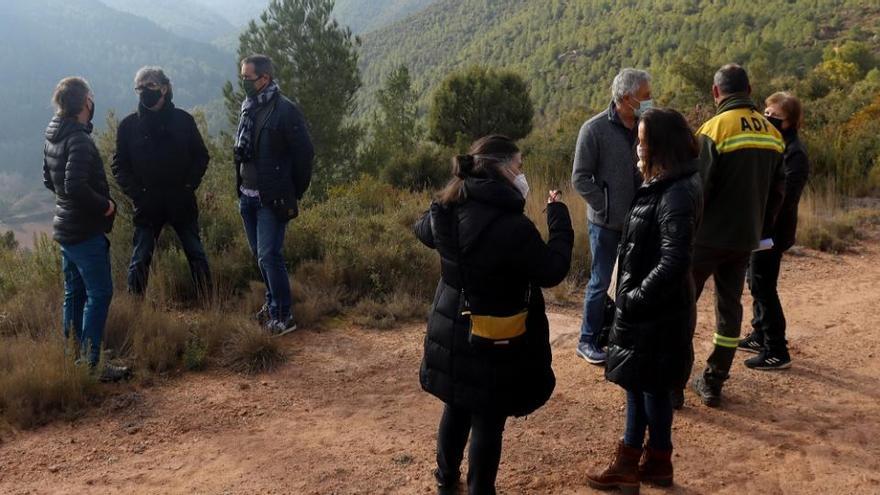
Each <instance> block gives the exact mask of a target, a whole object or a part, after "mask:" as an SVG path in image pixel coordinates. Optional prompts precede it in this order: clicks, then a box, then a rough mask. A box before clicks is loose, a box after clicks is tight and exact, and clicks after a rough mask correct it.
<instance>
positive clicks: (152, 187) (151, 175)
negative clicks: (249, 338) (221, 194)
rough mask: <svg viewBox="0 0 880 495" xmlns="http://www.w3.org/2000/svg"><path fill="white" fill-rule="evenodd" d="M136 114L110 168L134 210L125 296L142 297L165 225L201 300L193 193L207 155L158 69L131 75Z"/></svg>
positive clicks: (122, 131)
mask: <svg viewBox="0 0 880 495" xmlns="http://www.w3.org/2000/svg"><path fill="white" fill-rule="evenodd" d="M134 83H135V93H137V94H138V97H139V103H138V108H137V111H136V112H134V113H132V114H131V115H129V116H127V117H126V118H125V119H123V120H122V122H120V123H119V128H118V130H117V135H116V154H115V155H114V156H113V163H112V165H111V169H112V171H113V177H114V178H115V179H116V182H117V183H119V187H120V188H121V189H122V191H123V192H124V193H125V194H126V196H128V197H129V199H130V200H131V202H132V204H133V206H134V218H133V221H134V239H133V244H134V249H133V251H132V255H131V264H130V265H129V269H128V291H129V292H130V293H132V294H135V295H139V296H141V295H143V294H144V292H145V291H146V288H147V280H148V278H149V272H150V263H151V261H152V258H153V250H154V249H155V246H156V241H157V240H158V239H159V235H160V234H161V232H162V229H163V227H164V226H165V225H170V226H171V227H172V228H173V229H174V231H175V232H176V233H177V237H178V238H179V239H180V244H181V247H182V248H183V252H184V254H185V255H186V259H187V261H188V263H189V267H190V272H191V274H192V278H193V283H194V285H195V288H196V293H197V294H198V295H199V296H200V297H204V296H205V295H206V293H207V291H208V290H209V287H210V282H211V273H210V270H209V268H208V258H207V256H206V254H205V249H204V247H203V246H202V240H201V238H200V236H199V222H198V206H197V205H196V195H195V191H196V189H197V188H198V187H199V183H201V181H202V177H203V176H204V175H205V171H206V170H207V167H208V161H209V160H210V157H209V156H208V150H207V148H205V143H204V141H203V140H202V136H201V134H200V133H199V129H198V126H197V125H196V122H195V119H193V117H192V115H190V114H189V113H187V112H185V111H184V110H181V109H179V108H175V106H174V103H173V102H172V99H173V91H172V87H171V81H170V80H169V79H168V76H166V75H165V72H164V71H163V70H162V69H161V68H159V67H143V68H141V69H140V70H139V71H138V72H137V74H136V75H135V80H134Z"/></svg>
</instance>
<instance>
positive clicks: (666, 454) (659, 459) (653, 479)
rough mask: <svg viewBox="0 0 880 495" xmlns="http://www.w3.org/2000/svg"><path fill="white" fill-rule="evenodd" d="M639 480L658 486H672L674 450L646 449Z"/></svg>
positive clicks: (640, 464)
mask: <svg viewBox="0 0 880 495" xmlns="http://www.w3.org/2000/svg"><path fill="white" fill-rule="evenodd" d="M639 479H640V480H642V482H644V483H652V484H654V485H657V486H672V450H654V449H652V448H651V447H645V455H644V456H643V457H642V462H640V463H639Z"/></svg>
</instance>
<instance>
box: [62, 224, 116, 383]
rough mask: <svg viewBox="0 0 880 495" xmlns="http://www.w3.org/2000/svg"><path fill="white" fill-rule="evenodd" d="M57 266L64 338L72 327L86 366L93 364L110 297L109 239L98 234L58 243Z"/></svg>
mask: <svg viewBox="0 0 880 495" xmlns="http://www.w3.org/2000/svg"><path fill="white" fill-rule="evenodd" d="M61 269H62V270H63V271H64V318H63V321H62V324H63V325H64V337H65V338H69V337H70V332H71V330H72V331H73V336H74V339H76V343H77V345H78V346H79V347H80V349H81V351H82V355H83V356H85V358H86V359H88V362H89V365H91V366H95V365H97V364H98V360H99V358H100V356H101V339H102V337H103V335H104V325H105V324H106V323H107V313H108V311H109V309H110V301H111V299H113V279H112V278H111V276H110V242H109V241H108V240H107V238H106V237H105V236H104V235H103V234H100V235H96V236H94V237H92V238H90V239H87V240H85V241H82V242H78V243H76V244H62V245H61Z"/></svg>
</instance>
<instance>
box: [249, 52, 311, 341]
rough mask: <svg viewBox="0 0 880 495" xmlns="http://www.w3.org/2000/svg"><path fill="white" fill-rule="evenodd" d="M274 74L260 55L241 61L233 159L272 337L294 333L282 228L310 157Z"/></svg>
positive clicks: (296, 114) (303, 184) (301, 189)
mask: <svg viewBox="0 0 880 495" xmlns="http://www.w3.org/2000/svg"><path fill="white" fill-rule="evenodd" d="M274 74H275V69H274V66H273V64H272V59H270V58H269V57H267V56H265V55H251V56H249V57H246V58H244V59H243V60H242V61H241V85H242V87H243V88H244V92H245V95H246V97H245V99H244V101H243V102H242V103H241V117H240V120H239V123H238V130H237V131H236V135H235V146H234V148H233V153H234V161H235V179H236V192H237V194H238V200H239V211H240V213H241V218H242V220H243V222H244V230H245V233H246V234H247V239H248V243H249V244H250V247H251V252H253V254H254V257H255V258H256V259H257V264H258V265H259V267H260V274H261V275H262V276H263V282H265V284H266V300H265V303H264V304H263V307H262V308H261V309H260V311H259V312H258V313H257V320H258V321H260V323H261V324H263V325H264V326H265V328H266V330H267V331H268V332H269V333H270V334H272V335H276V336H278V335H284V334H287V333H289V332H292V331H294V330H296V328H297V326H296V321H295V320H294V316H293V301H292V299H291V295H290V279H289V278H288V276H287V267H286V265H285V263H284V256H283V254H282V252H281V251H282V248H283V246H284V234H285V232H286V230H287V225H288V223H289V222H290V220H292V219H293V218H296V216H297V215H298V214H299V206H298V202H299V201H300V200H302V198H303V195H304V194H305V193H306V190H307V189H308V188H309V184H310V183H311V179H312V160H313V159H314V156H315V152H314V148H313V147H312V141H311V138H310V137H309V132H308V128H307V127H308V126H307V124H306V121H305V118H304V117H303V115H302V112H300V110H299V108H298V107H297V106H296V105H295V104H294V103H293V102H292V101H290V100H289V99H287V98H286V97H285V96H284V95H283V94H281V88H279V87H278V84H277V83H276V82H275V79H274Z"/></svg>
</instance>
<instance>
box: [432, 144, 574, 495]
mask: <svg viewBox="0 0 880 495" xmlns="http://www.w3.org/2000/svg"><path fill="white" fill-rule="evenodd" d="M521 168H522V156H521V154H520V152H519V149H518V148H517V147H516V144H515V143H514V142H513V141H512V140H510V139H508V138H506V137H503V136H487V137H485V138H482V139H480V140H478V141H476V142H475V143H474V144H473V146H472V147H471V149H470V152H469V154H467V155H462V156H458V157H456V159H455V160H454V165H453V172H454V177H453V178H452V180H451V181H450V183H449V185H448V186H447V187H446V189H444V190H443V191H442V192H441V193H440V194H439V195H438V197H437V199H436V200H435V201H434V202H433V203H432V204H431V209H430V211H428V212H427V213H426V214H425V215H424V216H423V217H422V218H421V220H419V221H418V222H417V223H416V225H415V233H416V235H417V237H418V238H419V239H420V240H421V241H422V242H423V243H424V244H425V245H426V246H428V247H430V248H432V249H436V250H437V251H438V252H439V254H440V262H441V279H440V282H439V284H438V285H437V292H436V295H435V297H434V304H433V307H432V308H431V314H430V317H429V320H428V331H427V335H426V337H425V354H424V359H423V360H422V366H421V371H420V373H419V377H420V381H421V385H422V388H423V389H424V390H425V391H427V392H428V393H430V394H432V395H434V396H436V397H437V398H439V399H440V400H442V401H443V402H444V403H445V404H446V407H445V409H444V411H443V417H442V419H441V421H440V428H439V433H438V438H437V470H436V471H435V475H436V478H437V484H438V488H439V492H440V493H456V489H457V484H458V479H459V475H460V471H459V468H460V465H461V461H462V457H463V454H464V447H465V444H466V443H467V440H468V435H469V434H470V436H471V446H470V451H469V455H468V459H469V468H468V487H469V492H470V493H471V494H494V493H495V477H496V475H497V472H498V463H499V461H500V459H501V441H502V432H503V430H504V423H505V422H506V420H507V417H509V416H524V415H527V414H530V413H531V412H533V411H535V410H536V409H538V408H539V407H541V406H542V405H543V404H544V403H545V402H546V401H547V399H548V398H549V397H550V394H551V393H552V392H553V388H554V386H555V384H556V381H555V377H554V375H553V370H552V368H551V366H550V362H551V355H550V343H549V324H548V322H547V316H546V314H545V312H544V299H543V296H542V294H541V290H540V288H541V287H551V286H554V285H557V284H558V283H560V282H561V281H562V280H563V279H564V278H565V276H566V274H567V273H568V269H569V265H570V263H571V250H572V244H573V241H574V232H573V230H572V228H571V219H570V218H569V214H568V209H567V208H566V206H565V205H564V204H563V203H561V202H559V200H558V196H559V195H558V192H556V191H551V194H550V198H549V199H548V204H547V222H548V226H549V231H550V237H549V240H548V242H547V243H545V242H544V241H543V239H542V238H541V235H540V233H539V232H538V229H537V228H536V227H535V225H534V224H533V223H532V222H531V221H530V220H529V219H528V218H527V217H526V216H525V214H524V213H523V211H524V206H525V201H526V199H525V198H526V197H527V196H528V183H527V182H526V180H525V175H523V174H522V170H521ZM463 294H464V295H463ZM465 299H467V303H468V309H469V310H470V311H472V312H473V314H476V315H494V316H510V315H515V314H517V313H521V312H522V311H523V310H525V309H527V310H528V316H527V318H526V324H525V328H526V332H525V334H524V336H523V337H521V340H520V341H519V342H518V343H516V344H515V345H510V346H500V347H503V348H497V349H481V348H479V347H478V346H475V345H472V344H471V340H470V339H469V329H470V317H469V316H466V315H463V314H462V313H466V311H465V302H464V300H465Z"/></svg>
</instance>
